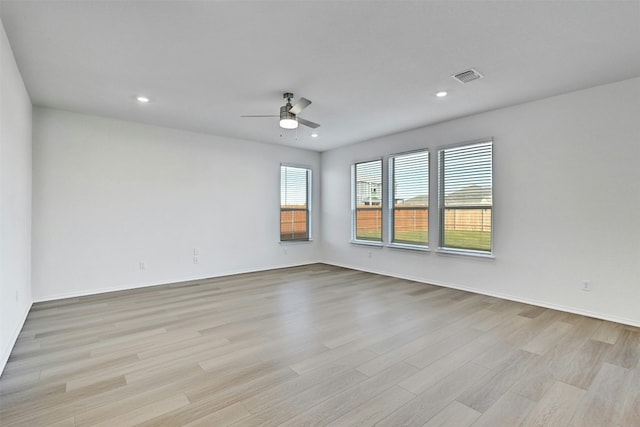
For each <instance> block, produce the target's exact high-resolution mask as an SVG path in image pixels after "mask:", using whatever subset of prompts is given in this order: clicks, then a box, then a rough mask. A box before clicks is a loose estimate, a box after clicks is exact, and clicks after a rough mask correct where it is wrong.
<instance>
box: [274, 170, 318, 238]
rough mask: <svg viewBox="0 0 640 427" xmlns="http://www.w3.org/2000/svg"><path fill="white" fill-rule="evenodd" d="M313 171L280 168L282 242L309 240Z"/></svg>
mask: <svg viewBox="0 0 640 427" xmlns="http://www.w3.org/2000/svg"><path fill="white" fill-rule="evenodd" d="M310 199H311V169H308V168H303V167H295V166H287V165H281V166H280V241H291V240H309V238H310V233H309V230H310V217H311V215H310V209H309V205H310V203H309V200H310Z"/></svg>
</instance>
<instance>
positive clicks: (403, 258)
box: [321, 79, 640, 326]
mask: <svg viewBox="0 0 640 427" xmlns="http://www.w3.org/2000/svg"><path fill="white" fill-rule="evenodd" d="M454 96H455V95H454ZM446 102H456V100H455V98H454V97H452V98H450V99H447V100H446ZM483 137H494V239H495V240H494V252H495V256H496V258H495V260H492V261H487V260H479V259H471V258H468V257H456V256H451V255H449V256H446V255H441V254H436V253H434V252H431V253H418V252H410V251H406V250H397V249H395V250H394V249H390V248H383V249H375V248H374V249H372V248H370V247H363V246H356V245H352V244H350V243H349V237H350V164H351V162H352V161H361V160H367V159H372V158H376V157H380V156H386V155H388V154H391V153H397V152H402V151H407V150H411V149H417V148H429V149H430V150H431V153H432V155H433V158H432V160H435V158H436V149H437V147H439V146H442V145H447V144H453V143H459V142H464V141H470V140H476V139H478V138H483ZM639 162H640V79H632V80H627V81H623V82H618V83H614V84H609V85H605V86H600V87H595V88H591V89H587V90H582V91H578V92H573V93H569V94H565V95H561V96H556V97H553V98H547V99H544V100H541V101H537V102H532V103H527V104H523V105H518V106H515V107H510V108H505V109H501V110H496V111H492V112H488V113H484V114H479V115H475V116H470V117H466V118H462V119H459V120H455V121H450V122H446V123H441V124H438V125H435V126H430V127H426V128H422V129H417V130H414V131H410V132H405V133H401V134H397V135H392V136H388V137H385V138H379V139H376V140H372V141H367V142H364V143H361V144H356V145H352V146H347V147H343V148H339V149H335V150H331V151H328V152H325V153H323V154H322V198H321V208H322V224H323V250H324V259H325V261H326V262H328V263H331V264H335V265H342V266H347V267H352V268H356V269H361V270H366V271H371V272H378V273H382V274H388V275H393V276H399V277H407V278H411V279H415V280H419V281H423V282H430V283H436V284H442V285H446V286H451V287H457V288H462V289H468V290H471V291H475V292H479V293H486V294H490V295H496V296H501V297H505V298H509V299H514V300H520V301H525V302H531V303H535V304H539V305H544V306H549V307H555V308H560V309H563V310H567V311H573V312H579V313H583V314H590V315H593V316H596V317H601V318H606V319H611V320H616V321H620V322H624V323H629V324H634V325H639V326H640V223H639V222H638V218H639V217H640V166H639V164H640V163H639ZM432 165H434V166H435V162H434V163H432ZM432 172H433V173H435V169H434V170H433V171H432ZM432 182H434V181H433V180H432ZM432 191H435V188H433V187H432ZM432 200H433V199H432ZM432 206H434V205H433V204H432ZM434 207H435V206H434ZM436 212H437V211H436V209H433V210H432V218H431V220H432V221H431V223H430V228H431V232H430V234H431V237H432V247H434V248H435V246H437V243H436V242H437V222H436V217H437V213H436ZM369 252H371V255H372V257H371V258H368V253H369ZM583 280H590V281H592V286H593V290H592V291H591V292H584V291H582V290H580V286H581V283H582V281H583Z"/></svg>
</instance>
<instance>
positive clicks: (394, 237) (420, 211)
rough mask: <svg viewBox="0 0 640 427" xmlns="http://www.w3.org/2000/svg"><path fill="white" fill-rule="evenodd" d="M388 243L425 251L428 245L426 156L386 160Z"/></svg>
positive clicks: (415, 153) (418, 154) (414, 154)
mask: <svg viewBox="0 0 640 427" xmlns="http://www.w3.org/2000/svg"><path fill="white" fill-rule="evenodd" d="M389 176H390V197H389V212H390V216H391V227H390V229H391V243H392V244H398V245H418V246H424V247H426V246H427V244H428V242H429V152H428V151H426V150H425V151H417V152H413V153H406V154H397V155H394V156H391V157H390V158H389Z"/></svg>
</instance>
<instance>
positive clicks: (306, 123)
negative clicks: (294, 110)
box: [297, 117, 320, 129]
mask: <svg viewBox="0 0 640 427" xmlns="http://www.w3.org/2000/svg"><path fill="white" fill-rule="evenodd" d="M297 119H298V123H300V124H301V125H305V126H307V127H310V128H311V129H315V128H317V127H320V125H319V124H317V123H313V122H310V121H309V120H305V119H303V118H301V117H297Z"/></svg>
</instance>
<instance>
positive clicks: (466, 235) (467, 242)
mask: <svg viewBox="0 0 640 427" xmlns="http://www.w3.org/2000/svg"><path fill="white" fill-rule="evenodd" d="M444 236H445V241H444V246H445V247H447V248H458V249H473V250H478V251H490V250H491V232H490V231H465V230H447V231H445V234H444ZM428 237H429V232H428V231H427V230H422V231H401V232H399V233H397V234H396V242H397V243H408V244H420V243H423V242H425V241H427V239H428ZM357 238H358V239H360V240H374V241H380V238H381V234H380V232H369V233H361V234H359V235H358V236H357ZM432 246H433V245H432Z"/></svg>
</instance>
